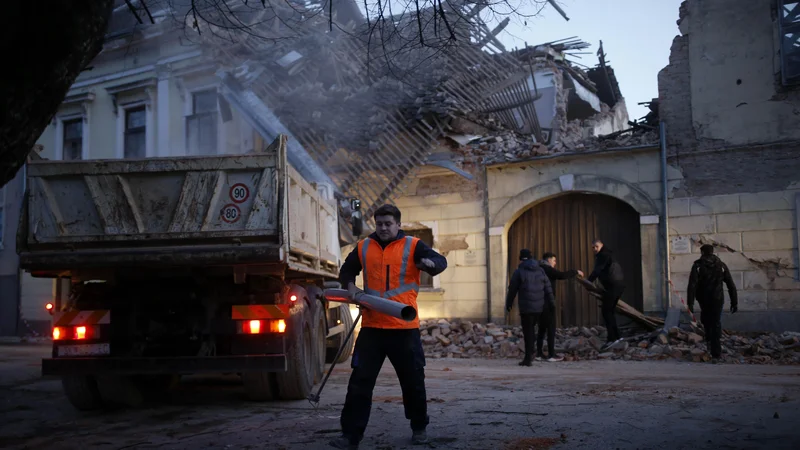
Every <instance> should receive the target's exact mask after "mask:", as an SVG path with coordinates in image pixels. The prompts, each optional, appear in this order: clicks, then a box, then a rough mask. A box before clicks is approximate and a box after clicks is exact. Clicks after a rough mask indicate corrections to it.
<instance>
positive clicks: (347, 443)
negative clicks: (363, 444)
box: [328, 435, 358, 450]
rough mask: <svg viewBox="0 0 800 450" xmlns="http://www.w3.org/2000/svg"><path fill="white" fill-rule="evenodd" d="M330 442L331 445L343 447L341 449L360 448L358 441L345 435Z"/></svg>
mask: <svg viewBox="0 0 800 450" xmlns="http://www.w3.org/2000/svg"><path fill="white" fill-rule="evenodd" d="M328 444H330V446H331V447H333V448H341V449H346V450H358V443H355V444H354V443H353V441H351V440H350V438H348V437H347V436H345V435H341V436H339V437H337V438H334V439H333V440H331V441H330V442H329V443H328Z"/></svg>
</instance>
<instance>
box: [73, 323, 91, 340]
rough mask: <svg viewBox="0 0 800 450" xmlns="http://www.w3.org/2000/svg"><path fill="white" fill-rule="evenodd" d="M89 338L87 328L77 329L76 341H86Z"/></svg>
mask: <svg viewBox="0 0 800 450" xmlns="http://www.w3.org/2000/svg"><path fill="white" fill-rule="evenodd" d="M87 337H88V330H87V329H86V326H84V325H81V326H77V327H75V339H86V338H87Z"/></svg>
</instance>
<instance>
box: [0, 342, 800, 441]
mask: <svg viewBox="0 0 800 450" xmlns="http://www.w3.org/2000/svg"><path fill="white" fill-rule="evenodd" d="M49 351H50V348H49V346H45V345H25V344H17V345H0V448H3V449H39V448H42V449H106V448H109V449H156V448H157V449H201V448H220V449H228V448H230V449H261V448H263V449H295V448H297V449H326V448H330V447H328V446H327V441H328V440H329V439H330V438H332V437H334V436H336V435H337V434H338V429H339V413H340V411H341V408H342V404H343V402H344V397H345V392H346V384H347V379H348V376H349V373H350V370H349V366H348V365H346V364H345V365H342V366H337V369H336V370H335V371H334V374H333V376H332V377H331V380H330V381H329V383H328V385H327V386H326V388H325V391H324V392H323V394H322V401H321V403H320V405H319V406H318V407H317V408H314V407H312V406H311V405H310V404H309V403H308V402H305V401H296V402H268V403H254V402H249V401H246V400H244V399H243V391H242V386H241V383H240V382H239V380H238V377H236V376H220V377H208V376H206V377H186V378H184V379H183V380H182V382H181V384H180V385H179V386H178V387H177V388H175V389H173V390H172V391H170V393H169V394H168V395H165V396H164V397H163V398H160V399H158V400H157V401H155V402H151V403H149V404H147V405H145V406H143V407H140V408H137V409H122V410H115V411H102V412H93V413H81V412H78V411H76V410H74V409H73V408H72V406H71V405H70V404H69V403H68V402H67V400H66V398H65V397H64V395H63V393H62V391H61V385H60V382H59V381H58V380H53V379H42V378H41V377H40V375H39V371H40V362H39V361H40V359H41V358H42V357H45V356H47V354H48V353H49ZM426 375H427V387H428V397H429V414H430V416H431V425H430V427H429V429H428V433H429V436H430V438H431V443H430V444H428V445H426V446H421V447H420V446H416V447H413V446H411V445H410V429H409V428H408V422H407V420H406V419H405V418H404V414H403V406H402V400H401V397H400V395H401V394H400V388H399V386H398V385H397V382H396V379H395V375H394V371H393V370H392V368H391V366H390V364H389V363H388V362H387V363H386V365H385V366H384V371H383V372H382V374H381V376H380V378H379V379H378V385H377V386H376V389H375V397H374V401H373V409H372V417H371V419H370V425H369V428H368V430H367V435H366V437H365V440H364V442H363V443H362V446H361V448H363V449H387V450H388V449H403V448H440V449H527V448H536V449H544V448H553V449H562V448H563V449H572V448H574V449H617V448H619V449H665V448H670V449H695V448H699V449H761V448H764V449H784V448H785V449H796V448H800V367H797V366H755V365H748V366H745V365H728V364H721V365H711V364H707V363H679V362H674V361H657V362H654V361H643V362H632V361H587V362H560V363H547V362H541V363H536V364H535V365H534V366H533V367H519V366H517V364H516V361H512V360H478V359H473V360H464V359H455V360H448V359H439V360H429V361H428V366H427V372H426Z"/></svg>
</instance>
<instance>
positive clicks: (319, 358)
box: [306, 286, 328, 384]
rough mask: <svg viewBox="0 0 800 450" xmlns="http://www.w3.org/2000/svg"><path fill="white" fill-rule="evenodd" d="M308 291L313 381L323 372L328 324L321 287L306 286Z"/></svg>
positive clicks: (317, 379)
mask: <svg viewBox="0 0 800 450" xmlns="http://www.w3.org/2000/svg"><path fill="white" fill-rule="evenodd" d="M306 292H308V299H309V301H310V302H311V304H312V305H313V306H312V308H313V311H314V314H313V318H312V320H311V325H312V330H313V332H314V335H313V342H314V383H315V384H316V383H319V382H320V381H322V375H323V374H324V373H325V356H326V354H325V350H326V349H325V343H326V339H327V337H328V325H327V323H326V322H327V321H326V319H325V313H326V311H325V304H324V303H323V302H322V298H323V295H324V294H323V293H322V289H320V288H318V287H316V286H306Z"/></svg>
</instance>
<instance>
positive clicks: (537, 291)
mask: <svg viewBox="0 0 800 450" xmlns="http://www.w3.org/2000/svg"><path fill="white" fill-rule="evenodd" d="M519 261H520V263H519V266H518V267H517V269H516V270H515V271H514V274H513V275H512V276H511V283H510V284H509V286H508V294H507V295H506V311H507V312H511V307H512V306H513V305H514V298H515V297H517V296H519V314H520V318H521V320H522V336H523V339H524V341H525V357H524V359H523V360H522V361H520V363H519V365H520V366H530V365H532V364H531V362H532V361H533V355H534V354H535V349H536V335H535V334H534V333H535V332H536V324H537V322H538V321H539V316H540V315H541V314H542V311H543V310H544V307H545V304H548V305H550V306H552V307H553V308H555V297H553V288H552V286H550V280H549V279H548V278H547V274H545V272H544V269H542V267H541V266H540V265H539V263H538V262H536V260H535V259H533V254H532V253H531V251H530V250H528V249H526V248H525V249H522V250H520V252H519Z"/></svg>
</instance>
